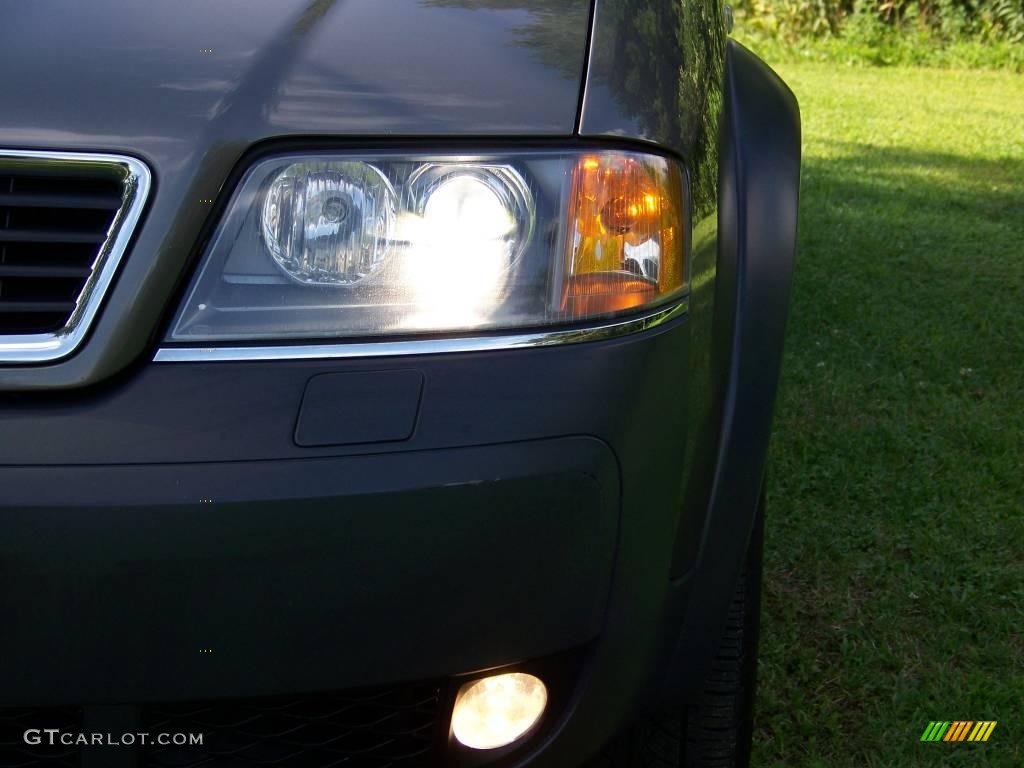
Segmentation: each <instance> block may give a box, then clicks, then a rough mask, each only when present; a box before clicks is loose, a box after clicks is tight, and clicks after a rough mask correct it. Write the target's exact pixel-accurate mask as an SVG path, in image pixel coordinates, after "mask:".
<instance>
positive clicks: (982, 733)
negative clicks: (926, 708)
mask: <svg viewBox="0 0 1024 768" xmlns="http://www.w3.org/2000/svg"><path fill="white" fill-rule="evenodd" d="M995 727H996V721H995V720H978V721H975V720H953V721H949V720H938V721H936V720H932V721H931V722H930V723H928V727H927V728H925V729H924V733H923V734H921V741H988V737H989V736H991V735H992V731H994V730H995Z"/></svg>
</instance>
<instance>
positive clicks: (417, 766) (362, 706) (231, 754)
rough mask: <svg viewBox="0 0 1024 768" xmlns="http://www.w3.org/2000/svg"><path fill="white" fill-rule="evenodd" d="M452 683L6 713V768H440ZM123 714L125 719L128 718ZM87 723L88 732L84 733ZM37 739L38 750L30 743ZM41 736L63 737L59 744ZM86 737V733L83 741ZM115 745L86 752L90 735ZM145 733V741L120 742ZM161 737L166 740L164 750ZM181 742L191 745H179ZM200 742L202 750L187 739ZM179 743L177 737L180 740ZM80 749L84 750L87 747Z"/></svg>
mask: <svg viewBox="0 0 1024 768" xmlns="http://www.w3.org/2000/svg"><path fill="white" fill-rule="evenodd" d="M447 686H448V681H447V680H439V681H425V682H417V683H404V684H399V685H392V686H386V687H378V688H365V689H359V690H348V691H342V692H328V693H315V694H305V695H293V696H281V697H260V698H245V699H219V700H213V701H199V702H187V703H177V702H176V703H166V704H143V705H138V706H115V707H113V709H114V710H119V711H120V714H118V715H117V716H115V717H116V718H120V719H113V720H112V719H111V718H110V715H109V714H105V715H104V714H98V711H99V710H110V709H111V708H110V707H98V708H91V707H88V706H86V707H81V708H76V707H47V708H34V709H33V708H4V707H0V768H79V767H80V766H83V765H87V764H88V765H92V764H93V763H91V762H89V761H88V759H87V755H86V753H87V752H89V751H95V750H100V751H101V752H106V753H107V754H108V755H109V754H110V751H111V750H113V751H114V752H115V753H116V755H117V761H116V762H117V765H125V766H128V765H131V766H145V768H257V766H260V767H265V766H274V767H275V768H333V767H337V768H341V767H344V768H435V766H437V765H439V763H440V760H441V755H442V752H443V750H444V745H445V740H446V739H447V735H448V732H447V722H448V718H447V715H448V708H449V705H448V703H447V698H446V696H447V693H448V687H447ZM125 713H129V714H128V719H127V720H125V719H124V717H125ZM86 723H88V724H89V725H86ZM31 729H36V730H37V731H39V734H38V735H39V736H40V739H41V743H39V744H31V743H26V741H25V732H26V731H27V730H31ZM44 729H58V730H59V731H60V732H61V734H63V737H64V740H65V741H68V742H70V743H69V744H62V743H61V738H60V737H59V736H58V737H54V738H55V742H56V743H54V744H53V745H50V744H49V736H47V735H46V734H45V733H43V730H44ZM87 732H88V733H87ZM93 733H102V734H110V735H111V736H112V737H113V738H115V739H118V741H116V742H115V746H112V747H111V746H103V745H101V746H98V747H93V746H89V742H88V741H87V739H88V738H90V736H89V734H93ZM122 733H133V734H134V733H146V734H148V736H147V742H146V743H142V742H141V741H138V740H135V741H133V743H132V745H131V746H127V745H126V744H125V743H122V742H120V734H122ZM161 734H167V736H168V737H167V738H166V739H165V741H167V742H168V743H166V744H161V743H158V740H159V739H160V735H161ZM175 734H184V735H185V736H186V739H185V743H183V744H175V743H173V742H174V739H173V738H172V737H173V736H174V735H175ZM198 735H201V737H202V743H201V744H193V743H190V740H189V739H188V738H187V737H194V736H198ZM180 740H181V739H179V741H180ZM83 745H84V746H83Z"/></svg>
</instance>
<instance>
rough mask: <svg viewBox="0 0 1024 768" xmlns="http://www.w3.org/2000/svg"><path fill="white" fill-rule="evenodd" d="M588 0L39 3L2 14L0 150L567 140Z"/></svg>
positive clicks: (178, 151)
mask: <svg viewBox="0 0 1024 768" xmlns="http://www.w3.org/2000/svg"><path fill="white" fill-rule="evenodd" d="M589 5H590V0H216V2H210V0H175V2H165V1H164V0H151V1H148V2H124V0H90V2H88V3H81V2H78V0H40V2H33V3H21V4H18V9H17V10H16V11H15V10H11V11H9V12H7V13H5V14H4V16H5V18H4V24H3V32H2V33H0V37H2V43H3V44H2V45H0V70H2V71H3V72H5V73H6V75H5V77H4V78H2V80H0V103H2V104H3V105H4V108H3V111H2V112H0V147H8V148H12V147H20V148H25V147H40V148H49V149H69V148H95V149H104V150H119V151H127V152H132V153H136V154H141V155H144V156H147V157H149V158H150V159H152V160H153V161H155V164H156V165H158V166H164V167H162V168H158V170H164V171H168V172H169V171H171V170H173V168H172V167H171V166H172V165H173V164H174V163H180V162H181V161H182V160H183V158H184V157H186V156H191V155H192V154H193V153H194V152H197V151H198V152H201V153H202V152H205V151H206V150H207V149H209V148H210V147H211V146H212V145H214V144H216V143H218V142H222V143H223V142H228V143H233V144H235V143H237V144H239V145H241V144H243V143H245V144H249V143H253V142H256V141H259V140H261V139H265V138H271V137H279V136H284V135H294V134H318V135H339V134H341V135H359V136H384V137H387V136H397V135H401V136H427V135H438V134H444V135H452V136H455V135H477V136H483V135H522V134H532V135H536V134H546V135H569V134H571V133H572V132H573V128H574V125H575V119H576V112H577V109H578V102H579V91H580V84H581V80H582V77H583V70H584V55H585V50H586V38H587V20H588V15H589Z"/></svg>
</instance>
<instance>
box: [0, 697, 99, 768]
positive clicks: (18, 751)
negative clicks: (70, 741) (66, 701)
mask: <svg viewBox="0 0 1024 768" xmlns="http://www.w3.org/2000/svg"><path fill="white" fill-rule="evenodd" d="M80 723H81V710H78V709H75V708H73V707H66V708H46V709H27V708H24V709H4V708H0V768H28V766H32V768H78V764H79V760H78V748H77V747H75V746H63V745H61V744H60V742H59V739H58V740H56V741H57V743H56V744H54V745H52V746H51V745H50V744H49V743H48V742H49V737H48V736H47V734H46V733H45V732H44V731H45V729H47V728H58V729H60V730H61V731H62V732H72V733H76V732H78V731H79V729H80ZM26 731H33V732H34V733H33V734H31V735H30V738H32V739H34V738H35V736H37V735H38V736H39V738H40V740H41V741H42V743H41V744H31V743H27V742H26V741H25V732H26Z"/></svg>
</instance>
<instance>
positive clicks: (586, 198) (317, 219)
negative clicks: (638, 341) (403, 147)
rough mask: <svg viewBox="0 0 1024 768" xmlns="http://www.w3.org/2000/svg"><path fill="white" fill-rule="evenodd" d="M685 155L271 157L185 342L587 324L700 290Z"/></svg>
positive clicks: (194, 303) (232, 226) (207, 279)
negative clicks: (690, 244)
mask: <svg viewBox="0 0 1024 768" xmlns="http://www.w3.org/2000/svg"><path fill="white" fill-rule="evenodd" d="M685 199H686V198H685V188H684V182H683V174H682V172H681V170H680V168H679V166H678V164H677V163H676V162H675V161H673V160H669V159H667V158H664V157H660V156H657V155H648V154H643V153H634V152H622V151H586V152H556V151H546V152H543V151H539V152H517V153H509V154H504V155H500V156H497V155H465V154H464V155H458V156H451V155H422V156H414V157H411V156H409V155H397V154H390V153H389V154H379V155H374V156H365V155H361V156H359V157H354V156H352V155H349V154H318V155H301V156H284V157H275V158H273V159H269V160H264V161H262V162H260V163H259V164H257V165H256V166H255V167H253V168H252V169H251V170H250V171H249V172H248V173H247V174H246V176H245V178H244V179H243V180H242V182H241V184H240V185H239V188H238V190H237V192H236V193H235V195H234V198H233V199H232V201H231V203H230V205H229V206H228V209H227V212H226V214H225V217H224V219H223V220H222V221H221V223H220V225H219V227H218V229H217V231H216V232H215V233H214V236H213V238H212V239H211V241H210V244H209V246H208V248H207V252H206V254H205V257H204V260H203V262H202V265H201V269H200V270H199V272H198V274H197V275H196V277H195V279H194V280H193V282H192V285H191V286H190V287H189V290H188V292H187V294H186V299H185V301H184V303H183V304H182V306H181V307H180V308H179V311H178V314H177V317H176V318H175V320H174V322H173V324H172V330H171V333H170V337H169V340H170V341H173V342H184V343H187V342H204V343H205V342H216V341H243V340H259V339H300V338H301V339H324V338H339V339H341V338H357V337H366V336H380V335H413V334H421V333H449V334H450V333H463V332H476V331H483V330H496V329H513V328H523V327H530V326H533V327H541V326H553V325H562V324H568V323H580V322H582V321H586V320H591V319H596V318H605V317H610V316H614V315H617V314H620V313H624V312H629V311H635V310H637V309H638V308H643V307H647V306H652V305H655V304H659V303H662V302H665V301H668V300H670V299H672V298H675V297H678V296H680V295H682V294H683V293H685V291H686V289H687V285H686V267H685V247H686V237H687V222H686V220H685V215H686V206H685Z"/></svg>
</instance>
